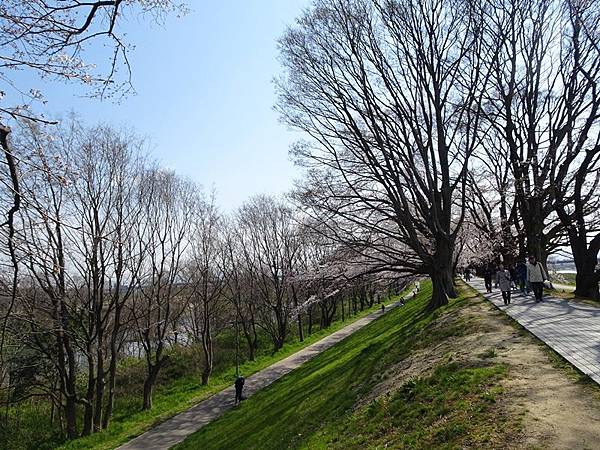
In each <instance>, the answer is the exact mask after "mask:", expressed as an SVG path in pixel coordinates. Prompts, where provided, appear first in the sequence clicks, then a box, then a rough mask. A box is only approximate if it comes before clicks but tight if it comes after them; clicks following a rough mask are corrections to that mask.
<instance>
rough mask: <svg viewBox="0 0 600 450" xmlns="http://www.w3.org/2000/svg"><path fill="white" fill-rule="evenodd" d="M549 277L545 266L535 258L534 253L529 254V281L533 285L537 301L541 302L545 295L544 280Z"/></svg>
mask: <svg viewBox="0 0 600 450" xmlns="http://www.w3.org/2000/svg"><path fill="white" fill-rule="evenodd" d="M547 279H548V274H546V271H545V270H544V266H542V264H541V263H540V262H539V261H537V260H536V259H535V256H534V255H530V256H529V263H527V281H528V282H529V284H530V285H531V289H532V290H533V295H534V297H535V302H536V303H538V302H541V301H542V299H543V296H544V281H546V280H547Z"/></svg>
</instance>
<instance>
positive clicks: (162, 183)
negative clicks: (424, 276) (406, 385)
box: [0, 119, 387, 438]
mask: <svg viewBox="0 0 600 450" xmlns="http://www.w3.org/2000/svg"><path fill="white" fill-rule="evenodd" d="M65 123H68V125H63V126H62V128H61V129H57V128H56V127H55V126H52V127H43V126H40V125H39V124H37V123H36V122H32V121H23V122H22V124H21V127H20V128H19V129H18V130H13V133H12V135H11V139H10V142H9V144H10V147H11V149H12V152H11V153H12V155H13V156H14V157H15V160H16V161H17V162H18V163H17V165H16V168H17V170H18V172H19V181H20V199H21V204H20V207H19V209H18V210H16V211H15V213H14V219H13V220H14V226H13V233H14V234H13V235H12V236H11V237H10V240H9V239H5V240H3V242H4V243H5V245H4V246H3V247H2V250H3V255H4V257H5V259H4V261H5V262H6V263H7V265H6V266H5V270H4V271H3V272H2V286H3V290H2V297H1V302H0V313H1V315H0V320H1V323H0V326H2V329H1V330H0V331H1V335H0V339H1V347H0V356H1V360H0V374H1V375H2V379H1V385H2V386H3V387H4V388H5V390H4V398H3V400H5V401H7V402H17V401H19V400H20V399H23V398H25V397H27V396H31V395H35V396H39V395H42V396H45V397H48V398H49V399H50V400H51V401H52V402H53V404H54V405H55V408H56V410H57V411H59V414H58V415H57V418H58V419H59V421H60V423H61V424H62V423H63V422H64V428H65V431H66V435H67V436H68V437H69V438H75V437H77V436H79V435H89V434H91V433H93V432H96V431H100V430H102V429H105V428H107V427H108V426H109V423H110V419H111V417H112V415H113V411H114V405H115V397H116V395H117V390H118V389H117V388H118V386H117V384H116V383H117V377H118V371H119V367H120V366H119V361H120V360H121V359H122V358H123V356H126V355H127V354H128V349H130V348H136V349H138V350H139V353H140V355H142V357H143V359H144V361H145V367H146V371H145V372H146V374H145V380H144V385H143V403H142V408H143V409H150V408H152V397H153V389H154V387H155V386H156V383H157V380H158V378H159V375H160V372H161V370H162V369H163V368H164V367H165V365H166V364H168V361H169V354H170V351H171V349H172V347H173V345H176V344H178V345H186V346H191V347H193V348H195V349H198V356H197V357H198V359H199V360H201V361H202V374H201V377H202V383H203V384H208V383H209V380H210V376H211V374H212V370H213V366H214V360H215V354H214V352H215V346H214V339H215V337H216V336H217V335H218V334H220V333H222V332H224V331H226V330H228V329H229V330H230V329H232V328H238V329H239V331H240V334H241V336H242V339H243V341H244V342H245V347H246V351H245V352H244V353H245V354H247V355H248V358H249V359H254V357H255V356H256V353H257V350H258V346H259V342H260V337H261V336H263V337H265V336H266V337H268V339H269V340H270V341H271V343H272V350H273V351H277V350H278V349H280V348H281V347H282V346H283V345H284V343H285V342H286V341H287V340H288V339H289V336H290V333H294V334H295V335H297V336H299V338H300V340H302V339H303V338H304V334H305V333H311V332H312V331H313V324H314V323H315V322H319V324H320V327H321V328H323V327H327V326H329V325H330V324H331V322H332V320H333V319H334V318H335V317H336V316H337V315H339V311H340V309H341V311H342V315H343V316H345V315H346V314H348V315H350V314H352V313H355V312H356V310H357V307H358V306H360V308H361V309H362V308H364V307H365V306H367V305H370V306H372V304H373V302H374V300H375V290H376V289H380V290H381V289H384V288H385V287H386V283H387V281H385V280H383V281H378V280H380V279H381V278H378V279H375V278H374V277H368V276H364V277H359V276H358V275H359V273H358V272H357V270H356V265H357V263H359V261H352V259H351V258H348V257H346V256H347V255H344V254H342V253H340V252H339V250H338V248H337V247H336V245H335V243H333V242H332V241H331V240H330V239H325V238H324V237H323V235H322V234H319V233H315V232H314V231H313V230H312V228H311V227H308V226H306V225H305V224H304V223H303V222H302V220H301V217H300V216H299V215H298V213H297V212H296V211H295V210H293V209H292V208H291V207H290V206H289V205H287V204H286V203H284V202H283V201H282V200H278V199H275V198H272V197H266V196H258V197H255V198H253V199H250V200H249V201H248V202H247V203H245V204H244V205H243V206H242V207H241V208H240V209H239V210H238V211H237V212H236V213H235V214H233V215H231V216H225V215H223V214H222V213H221V212H220V211H219V209H218V207H217V205H216V203H215V199H214V196H206V195H205V194H204V193H203V191H202V190H201V189H200V187H199V186H198V185H196V184H194V183H192V182H191V181H189V180H186V179H182V178H181V177H178V176H177V175H176V174H174V173H173V172H169V171H166V170H164V169H162V168H160V167H159V166H158V165H156V164H155V163H154V162H152V161H151V160H150V159H149V158H148V156H147V153H146V152H145V150H144V142H143V141H142V140H140V139H139V138H137V137H136V136H135V135H133V134H131V133H128V132H125V131H119V130H115V129H114V128H111V127H109V126H97V127H92V128H88V127H85V126H83V125H81V124H80V123H79V122H77V121H76V120H74V119H72V120H70V121H67V122H65ZM6 175H7V174H6V173H4V174H3V176H6ZM5 194H6V195H5V196H4V197H3V201H4V202H6V203H7V204H10V202H11V201H12V196H11V195H10V192H5ZM4 237H5V238H8V236H6V235H5V236H4ZM8 242H10V245H8ZM13 259H14V261H16V265H15V266H14V267H15V268H16V270H14V271H13V270H8V269H10V268H11V267H12V265H11V264H10V262H11V261H12V260H13ZM13 279H14V280H16V281H15V283H14V286H15V287H16V288H15V289H14V290H12V289H10V287H11V286H13ZM378 283H379V284H378ZM345 300H348V301H347V302H345ZM263 346H264V344H263Z"/></svg>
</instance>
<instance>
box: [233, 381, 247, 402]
mask: <svg viewBox="0 0 600 450" xmlns="http://www.w3.org/2000/svg"><path fill="white" fill-rule="evenodd" d="M245 382H246V379H245V378H244V377H242V376H239V377H237V378H236V379H235V384H234V385H235V404H236V405H237V404H238V403H239V402H241V401H242V400H245V398H244V397H243V396H242V389H244V383H245Z"/></svg>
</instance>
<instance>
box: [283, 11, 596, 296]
mask: <svg viewBox="0 0 600 450" xmlns="http://www.w3.org/2000/svg"><path fill="white" fill-rule="evenodd" d="M599 27H600V5H599V4H598V2H588V1H580V0H493V1H489V0H485V1H483V0H481V1H478V0H419V1H417V0H352V1H342V0H316V1H315V2H314V5H313V7H312V8H311V9H310V10H308V11H307V12H306V13H305V14H304V15H303V16H302V17H301V18H299V19H298V21H297V23H296V25H295V26H294V27H291V28H290V29H289V30H288V31H287V32H286V34H285V35H284V36H283V37H282V39H281V40H280V53H281V60H282V62H283V65H284V68H285V73H284V75H283V76H282V77H281V78H280V79H279V80H278V83H277V87H278V92H279V101H278V109H279V111H280V113H281V115H282V117H283V119H284V121H285V122H286V123H288V124H289V125H291V126H292V127H294V128H296V129H298V130H300V131H302V132H303V133H304V135H305V136H306V139H305V140H304V141H301V142H299V143H298V144H297V145H296V146H295V147H294V148H293V150H292V155H293V156H294V157H295V158H296V159H297V161H298V162H299V164H301V165H303V166H304V167H305V168H306V177H305V180H304V182H303V183H302V185H301V186H299V188H298V189H297V191H296V198H297V200H298V202H299V204H301V205H303V209H304V211H305V213H306V214H308V215H309V216H311V217H313V218H314V220H315V221H317V222H318V223H319V224H320V226H322V227H325V228H326V229H327V230H328V234H329V236H331V237H333V238H334V239H335V240H336V241H337V242H338V243H339V244H340V245H343V246H344V247H345V248H348V249H351V251H353V252H355V253H357V254H360V255H362V257H364V258H365V260H367V261H369V266H370V270H372V271H377V270H395V271H398V272H400V273H403V274H408V273H410V274H423V275H428V276H430V277H431V279H432V280H433V286H434V291H433V297H432V300H431V303H430V306H431V307H432V308H435V307H437V306H440V305H443V304H445V303H446V302H447V299H448V297H449V296H450V297H451V296H453V295H454V289H453V286H452V284H453V283H452V279H453V274H454V271H455V268H456V266H457V265H459V264H465V263H468V262H469V261H468V259H470V258H472V257H474V256H481V255H482V250H484V249H485V250H486V252H487V254H488V256H489V254H490V253H492V252H495V253H496V254H503V255H504V256H505V257H508V256H509V255H511V254H512V255H513V256H515V255H517V254H519V255H520V256H521V257H523V256H524V255H525V254H526V253H533V254H535V255H536V256H537V257H538V258H539V259H540V260H541V261H542V262H543V263H544V264H545V263H546V260H547V257H548V255H549V254H550V253H552V252H553V251H555V250H556V249H558V248H560V247H562V246H570V248H571V253H572V255H573V257H574V259H575V264H576V266H577V293H578V294H580V295H584V296H587V297H596V298H598V297H599V292H598V281H599V280H600V271H599V270H598V269H597V268H596V266H597V259H598V252H599V250H600V234H598V230H599V227H598V226H599V222H598V219H599V217H598V202H599V200H600V196H599V191H598V189H597V187H598V186H597V185H598V181H599V176H600V172H599V167H600V165H599V164H600V141H599V136H600V135H599V133H598V125H599V124H600V122H599V120H600V115H599V109H598V108H599V106H600V91H599V87H600V86H599V81H600V28H599ZM482 242H483V243H484V245H482Z"/></svg>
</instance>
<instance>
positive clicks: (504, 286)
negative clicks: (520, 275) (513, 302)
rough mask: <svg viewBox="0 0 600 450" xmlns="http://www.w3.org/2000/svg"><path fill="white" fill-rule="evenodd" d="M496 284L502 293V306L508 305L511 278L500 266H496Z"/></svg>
mask: <svg viewBox="0 0 600 450" xmlns="http://www.w3.org/2000/svg"><path fill="white" fill-rule="evenodd" d="M496 282H497V283H498V286H499V287H500V291H501V292H502V300H504V304H505V305H509V304H510V290H511V287H512V286H511V282H512V278H511V276H510V271H509V270H508V269H505V268H504V266H503V265H502V264H500V265H499V266H498V271H497V272H496Z"/></svg>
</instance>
